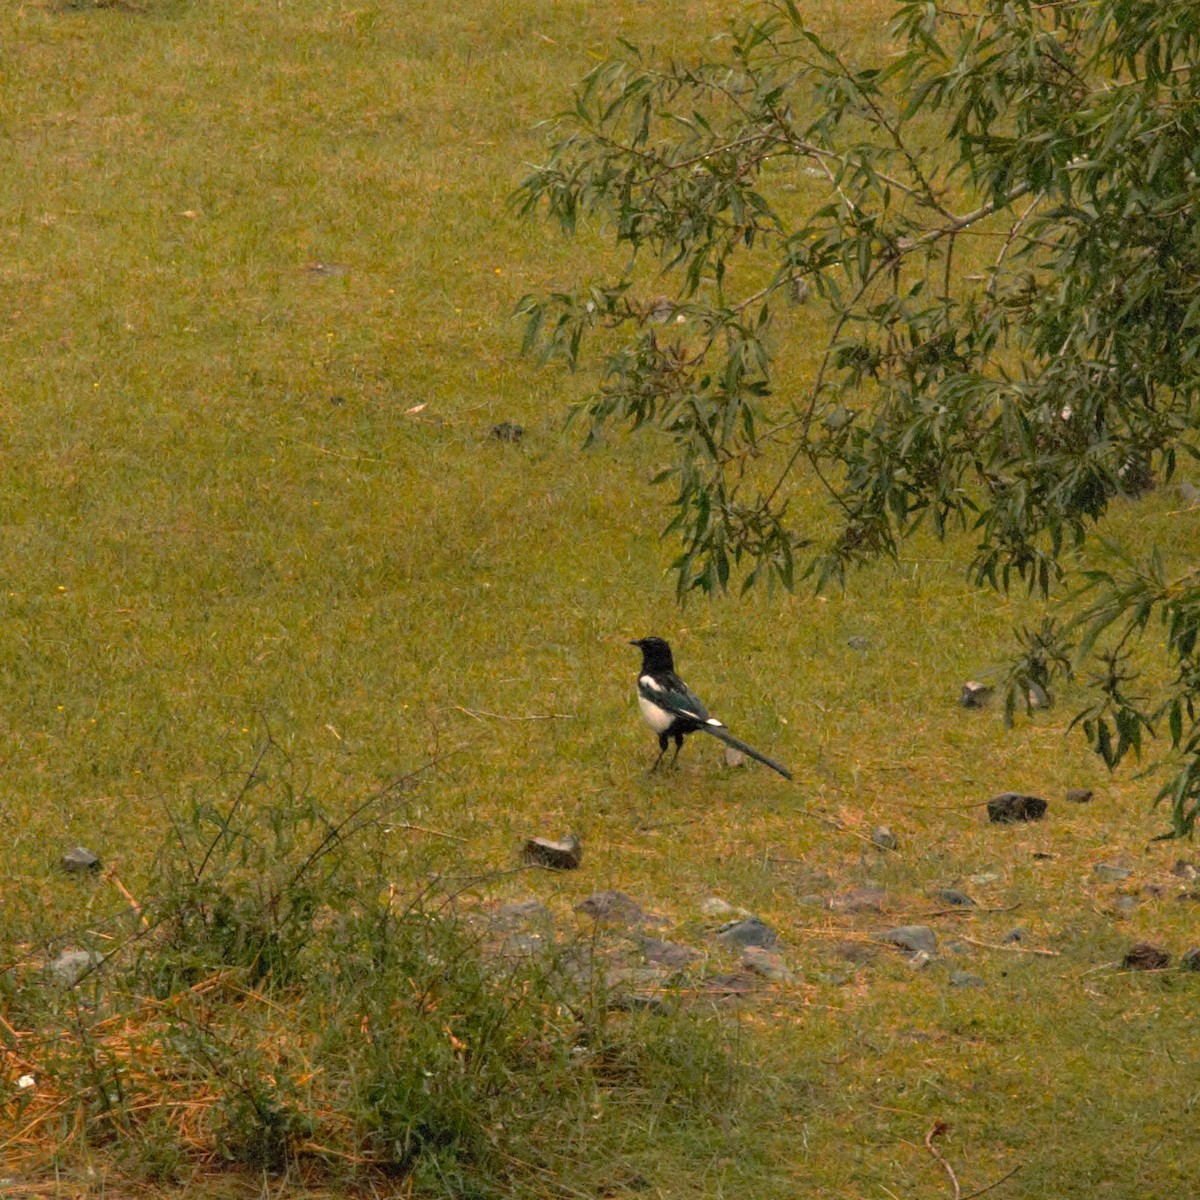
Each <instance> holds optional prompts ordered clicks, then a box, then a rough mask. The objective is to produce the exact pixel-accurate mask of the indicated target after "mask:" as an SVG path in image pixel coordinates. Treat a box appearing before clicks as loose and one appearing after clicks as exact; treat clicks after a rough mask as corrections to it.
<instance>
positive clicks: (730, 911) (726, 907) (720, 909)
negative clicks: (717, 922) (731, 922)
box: [700, 896, 750, 917]
mask: <svg viewBox="0 0 1200 1200" xmlns="http://www.w3.org/2000/svg"><path fill="white" fill-rule="evenodd" d="M700 912H701V913H702V914H703V915H704V916H706V917H748V916H749V915H750V914H749V913H748V912H747V911H746V910H745V909H744V908H734V906H733V905H732V904H730V903H729V901H728V900H722V899H721V897H720V896H709V897H708V898H707V899H706V900H701V901H700Z"/></svg>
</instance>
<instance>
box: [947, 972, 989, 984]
mask: <svg viewBox="0 0 1200 1200" xmlns="http://www.w3.org/2000/svg"><path fill="white" fill-rule="evenodd" d="M948 982H949V984H950V986H951V987H973V988H981V987H987V981H986V980H985V979H984V978H983V977H982V976H980V975H972V974H971V972H970V971H951V972H950V979H949V981H948Z"/></svg>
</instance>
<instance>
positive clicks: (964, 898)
mask: <svg viewBox="0 0 1200 1200" xmlns="http://www.w3.org/2000/svg"><path fill="white" fill-rule="evenodd" d="M933 895H934V898H935V899H937V900H940V901H941V902H942V903H943V904H951V905H953V906H954V907H955V908H975V907H977V906H976V904H975V901H974V900H972V899H971V897H970V896H968V895H967V893H966V892H960V891H959V890H958V889H957V888H937V889H935V891H934V893H933Z"/></svg>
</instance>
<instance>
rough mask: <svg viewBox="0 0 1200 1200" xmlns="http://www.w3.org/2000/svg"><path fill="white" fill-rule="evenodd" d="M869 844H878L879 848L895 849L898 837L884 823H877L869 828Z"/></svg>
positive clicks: (898, 844) (898, 845) (897, 846)
mask: <svg viewBox="0 0 1200 1200" xmlns="http://www.w3.org/2000/svg"><path fill="white" fill-rule="evenodd" d="M871 845H872V846H878V847H879V848H880V850H897V849H899V847H900V839H899V838H898V837H897V836H896V835H895V834H894V833H893V832H892V831H891V830H890V829H889V828H888V827H887V826H886V825H879V826H876V828H874V829H873V830H871Z"/></svg>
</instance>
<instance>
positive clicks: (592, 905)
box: [575, 891, 646, 925]
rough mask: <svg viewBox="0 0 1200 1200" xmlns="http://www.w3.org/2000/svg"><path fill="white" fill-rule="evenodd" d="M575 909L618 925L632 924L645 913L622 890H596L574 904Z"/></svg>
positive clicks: (598, 919) (588, 915) (595, 918)
mask: <svg viewBox="0 0 1200 1200" xmlns="http://www.w3.org/2000/svg"><path fill="white" fill-rule="evenodd" d="M575 911H576V912H578V913H583V915H584V916H585V917H592V918H593V919H594V920H596V921H614V922H616V923H617V924H620V925H634V924H636V923H637V922H638V921H641V920H642V919H643V918H644V917H645V915H646V913H645V910H644V909H643V908H642V906H641V905H640V904H639V903H638V902H637V901H636V900H635V899H634V898H633V897H632V896H627V895H626V894H625V893H624V892H617V891H607V892H596V893H595V894H594V895H591V896H588V898H587V899H586V900H581V901H580V902H579V903H578V904H577V905H575Z"/></svg>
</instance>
